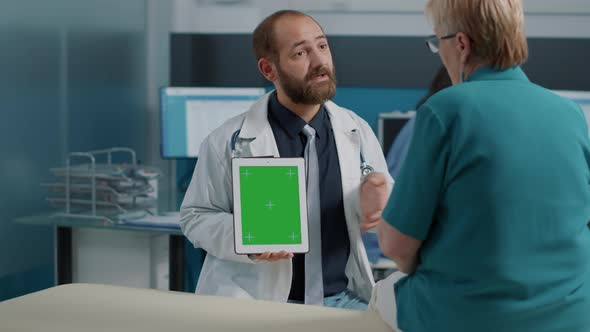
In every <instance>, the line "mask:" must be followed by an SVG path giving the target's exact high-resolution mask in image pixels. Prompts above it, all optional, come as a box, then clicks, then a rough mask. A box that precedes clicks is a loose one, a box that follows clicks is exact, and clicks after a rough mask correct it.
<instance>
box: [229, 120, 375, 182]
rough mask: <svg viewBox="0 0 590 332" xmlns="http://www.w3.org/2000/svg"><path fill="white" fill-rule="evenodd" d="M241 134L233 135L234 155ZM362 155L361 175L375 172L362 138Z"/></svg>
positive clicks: (232, 147)
mask: <svg viewBox="0 0 590 332" xmlns="http://www.w3.org/2000/svg"><path fill="white" fill-rule="evenodd" d="M353 131H354V132H356V130H353ZM239 135H240V130H239V129H238V130H236V131H235V132H234V133H233V134H232V136H231V152H232V155H234V153H235V151H236V144H238V136H239ZM360 157H361V176H363V177H364V176H367V175H369V174H371V173H373V172H375V169H374V168H373V166H371V164H369V162H367V160H366V159H365V155H364V153H363V143H362V140H361V151H360Z"/></svg>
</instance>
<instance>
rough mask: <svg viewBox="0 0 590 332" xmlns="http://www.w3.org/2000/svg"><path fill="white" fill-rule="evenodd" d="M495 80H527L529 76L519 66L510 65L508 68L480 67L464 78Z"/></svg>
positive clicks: (468, 79)
mask: <svg viewBox="0 0 590 332" xmlns="http://www.w3.org/2000/svg"><path fill="white" fill-rule="evenodd" d="M496 80H518V81H528V80H529V78H528V77H527V76H526V74H525V73H524V72H523V71H522V69H521V68H520V66H514V67H510V68H508V69H504V70H499V69H495V68H493V67H490V66H486V67H481V68H479V69H478V70H476V71H475V72H474V73H473V74H471V75H470V76H469V78H467V80H465V81H466V82H473V81H496Z"/></svg>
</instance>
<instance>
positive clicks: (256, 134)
mask: <svg viewBox="0 0 590 332" xmlns="http://www.w3.org/2000/svg"><path fill="white" fill-rule="evenodd" d="M271 93H272V92H269V93H267V94H266V95H264V96H263V97H262V98H260V99H259V100H258V101H257V102H256V103H255V104H254V105H252V107H251V108H250V111H248V114H246V118H245V120H244V123H243V125H242V128H241V130H240V134H239V135H238V140H239V141H240V142H249V143H247V144H245V145H246V146H245V147H244V148H243V152H242V155H241V156H242V157H279V149H278V147H277V142H276V140H275V137H274V134H273V132H272V128H271V127H270V123H269V122H268V98H269V96H270V94H271Z"/></svg>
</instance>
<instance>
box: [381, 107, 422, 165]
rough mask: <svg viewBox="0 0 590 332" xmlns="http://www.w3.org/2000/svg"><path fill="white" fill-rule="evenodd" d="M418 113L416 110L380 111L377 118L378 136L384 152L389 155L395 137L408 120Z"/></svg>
mask: <svg viewBox="0 0 590 332" xmlns="http://www.w3.org/2000/svg"><path fill="white" fill-rule="evenodd" d="M415 114H416V112H415V111H408V112H397V111H396V112H388V113H380V114H379V118H378V119H377V137H378V139H379V143H380V144H381V148H383V153H384V154H385V155H387V153H388V152H389V149H390V148H391V145H392V144H393V142H394V141H395V138H396V137H397V135H398V134H399V132H400V131H401V130H402V128H403V127H404V125H405V124H406V122H408V120H410V119H411V118H412V117H413V116H414V115H415Z"/></svg>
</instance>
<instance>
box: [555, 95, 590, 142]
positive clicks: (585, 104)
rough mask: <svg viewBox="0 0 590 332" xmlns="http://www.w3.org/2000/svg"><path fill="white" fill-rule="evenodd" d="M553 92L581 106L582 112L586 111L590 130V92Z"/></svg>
mask: <svg viewBox="0 0 590 332" xmlns="http://www.w3.org/2000/svg"><path fill="white" fill-rule="evenodd" d="M553 92H555V93H557V94H558V95H560V96H562V97H564V98H568V99H571V100H572V101H573V102H575V103H577V104H578V105H580V108H582V111H584V116H585V117H586V123H587V124H588V128H590V91H565V90H555V91H553ZM588 135H590V131H589V132H588Z"/></svg>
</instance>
